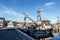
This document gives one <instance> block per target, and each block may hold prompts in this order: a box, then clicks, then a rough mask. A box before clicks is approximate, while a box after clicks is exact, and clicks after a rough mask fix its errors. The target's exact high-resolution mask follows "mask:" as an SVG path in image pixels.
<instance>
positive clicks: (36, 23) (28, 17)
mask: <svg viewBox="0 0 60 40" xmlns="http://www.w3.org/2000/svg"><path fill="white" fill-rule="evenodd" d="M23 14H24V15H25V16H26V17H27V18H29V19H30V20H31V21H32V22H34V24H35V25H36V26H38V25H37V23H36V22H35V21H34V20H33V19H32V18H30V17H29V16H28V15H27V14H25V13H23Z"/></svg>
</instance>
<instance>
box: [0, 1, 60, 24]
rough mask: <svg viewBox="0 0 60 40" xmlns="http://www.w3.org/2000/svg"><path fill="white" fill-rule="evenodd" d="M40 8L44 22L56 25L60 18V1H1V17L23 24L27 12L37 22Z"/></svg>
mask: <svg viewBox="0 0 60 40" xmlns="http://www.w3.org/2000/svg"><path fill="white" fill-rule="evenodd" d="M38 8H40V9H41V16H42V19H44V20H45V19H48V20H51V22H53V23H55V22H57V17H60V0H0V17H4V18H5V19H6V20H12V21H20V22H21V21H22V22H23V21H24V20H23V19H24V15H23V12H25V13H26V14H28V15H29V16H30V17H31V18H32V19H33V20H35V21H36V19H37V17H36V16H37V9H38ZM28 20H29V19H27V21H28ZM29 21H30V20H29ZM29 21H28V22H29Z"/></svg>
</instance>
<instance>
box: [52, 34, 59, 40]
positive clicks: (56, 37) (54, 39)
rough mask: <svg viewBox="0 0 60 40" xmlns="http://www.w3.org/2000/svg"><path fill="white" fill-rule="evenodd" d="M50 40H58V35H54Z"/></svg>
mask: <svg viewBox="0 0 60 40" xmlns="http://www.w3.org/2000/svg"><path fill="white" fill-rule="evenodd" d="M52 40H60V34H54V37H53V38H52Z"/></svg>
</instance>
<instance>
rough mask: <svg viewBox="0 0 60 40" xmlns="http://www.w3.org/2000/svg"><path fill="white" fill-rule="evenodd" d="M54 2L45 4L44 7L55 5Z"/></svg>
mask: <svg viewBox="0 0 60 40" xmlns="http://www.w3.org/2000/svg"><path fill="white" fill-rule="evenodd" d="M55 3H56V2H48V3H46V4H45V6H52V5H55Z"/></svg>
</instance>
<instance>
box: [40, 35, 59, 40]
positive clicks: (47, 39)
mask: <svg viewBox="0 0 60 40" xmlns="http://www.w3.org/2000/svg"><path fill="white" fill-rule="evenodd" d="M53 35H54V37H52V38H45V40H60V34H53ZM41 40H42V39H41Z"/></svg>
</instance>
